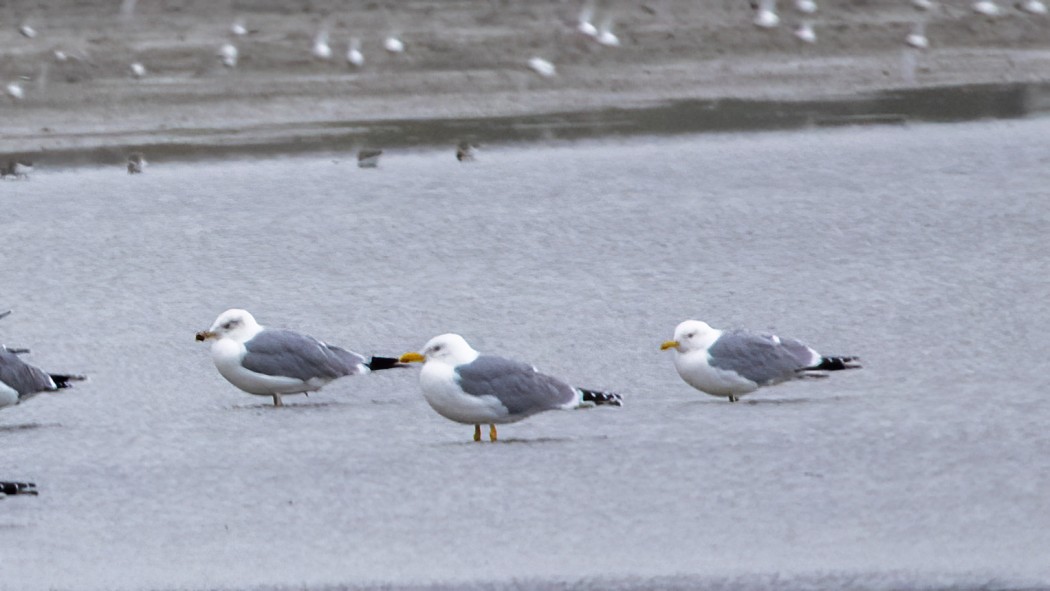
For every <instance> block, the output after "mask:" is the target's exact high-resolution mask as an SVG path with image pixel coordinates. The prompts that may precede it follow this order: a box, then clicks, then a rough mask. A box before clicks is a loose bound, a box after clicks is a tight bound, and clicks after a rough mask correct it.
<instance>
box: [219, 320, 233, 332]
mask: <svg viewBox="0 0 1050 591" xmlns="http://www.w3.org/2000/svg"><path fill="white" fill-rule="evenodd" d="M234 324H235V323H234V321H233V320H230V321H229V322H227V323H226V324H223V325H222V327H223V328H225V329H226V330H229V329H230V327H231V326H233V325H234Z"/></svg>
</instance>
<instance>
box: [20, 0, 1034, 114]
mask: <svg viewBox="0 0 1050 591" xmlns="http://www.w3.org/2000/svg"><path fill="white" fill-rule="evenodd" d="M748 2H749V4H750V6H751V9H752V11H753V12H754V17H753V19H752V22H753V23H754V25H755V26H756V27H759V28H762V29H774V28H776V27H778V26H780V23H781V18H780V15H779V14H778V13H777V0H748ZM910 2H911V4H912V6H913V7H915V8H916V9H917V10H919V11H931V10H933V9H934V8H935V7H936V6H937V4H936V0H910ZM125 4H126V5H129V6H131V9H133V7H134V4H135V0H125ZM793 4H794V8H795V11H796V12H797V13H798V14H799V15H800V18H799V19H798V24H797V26H796V27H795V30H794V34H795V37H796V38H798V40H799V41H802V42H804V43H810V44H812V43H816V42H817V34H816V31H815V29H814V25H813V21H812V17H813V15H815V14H817V12H818V5H817V2H816V0H794V2H793ZM1014 6H1015V7H1016V8H1017V9H1018V10H1021V11H1023V12H1026V13H1029V14H1033V15H1041V16H1045V15H1047V14H1048V9H1047V6H1046V3H1045V2H1044V1H1043V0H1018V1H1017V2H1016V3H1015V4H1014ZM971 8H972V10H973V12H975V13H977V14H980V15H983V16H986V17H990V18H995V17H999V16H1002V15H1003V14H1004V13H1005V10H1004V9H1003V8H1002V7H1000V6H999V4H997V3H996V2H995V0H976V1H974V2H973V3H972V4H971ZM129 10H130V9H129ZM598 16H599V11H598V6H597V0H584V2H583V5H582V8H581V9H580V12H579V15H578V17H577V19H576V31H578V32H579V33H580V34H581V35H583V36H584V37H587V38H590V39H592V40H594V42H595V43H597V44H598V45H601V46H604V47H619V46H620V45H621V42H620V38H619V36H617V35H616V33H615V32H614V31H613V27H614V18H613V14H612V12H611V11H606V12H605V13H604V14H603V15H601V18H597V17H598ZM18 30H19V32H20V33H21V34H22V35H23V36H24V37H26V38H29V39H33V38H36V37H37V35H38V32H37V30H36V29H34V28H33V27H32V26H31V25H30V24H29V23H25V22H24V23H22V24H21V25H20V26H19V28H18ZM229 32H230V35H232V36H233V37H234V38H237V37H243V36H245V35H248V34H250V33H253V32H255V31H252V30H249V29H248V28H247V26H246V24H245V21H244V19H243V18H240V17H238V18H237V19H235V20H234V22H233V23H232V24H231V25H230V28H229ZM904 43H905V44H907V45H908V46H910V47H913V48H916V49H927V48H928V47H929V40H928V39H927V37H926V34H925V22H924V21H922V20H919V21H916V23H915V24H914V25H913V29H912V31H911V32H910V33H909V34H908V35H907V36H906V37H905V39H904ZM383 48H384V49H385V50H386V51H387V52H389V53H392V54H400V53H404V52H405V43H404V42H403V41H402V40H401V39H400V38H399V37H398V35H397V34H395V33H390V34H388V35H387V36H386V37H385V38H384V39H383ZM311 54H312V55H313V57H314V58H316V59H319V60H331V59H332V58H333V56H334V55H335V52H334V50H333V49H332V45H331V43H330V42H329V32H328V29H327V27H324V26H322V27H321V28H320V29H319V30H318V31H317V33H316V35H315V36H314V39H313V45H312V48H311ZM53 55H54V57H55V59H56V60H58V61H66V60H68V59H70V56H69V55H68V54H67V53H66V52H65V51H62V50H60V49H55V50H54V51H53ZM216 55H217V57H218V58H219V61H220V62H221V63H222V65H223V66H225V67H227V68H234V67H236V66H237V62H238V60H239V58H240V51H239V50H238V48H237V45H236V44H235V43H234V42H233V41H232V40H229V41H226V42H224V43H223V44H222V45H221V46H220V47H219V49H218V52H217V54H216ZM346 62H347V63H348V64H350V65H351V66H353V67H356V68H361V67H364V65H365V55H364V53H363V52H362V46H361V39H360V38H358V37H351V38H350V40H349V42H348V44H347V49H346ZM525 63H526V66H527V67H528V68H529V69H531V70H532V71H533V72H535V73H536V74H538V75H540V76H543V77H546V78H549V77H553V76H555V75H556V74H557V68H556V66H555V65H554V64H553V63H552V62H551V61H549V60H547V59H545V58H543V57H540V56H532V57H530V58H529V59H528V60H526V62H525ZM128 68H129V71H130V73H131V74H132V75H133V76H134V77H136V78H142V77H144V76H146V75H147V74H148V73H149V72H148V70H147V68H146V66H145V65H144V64H143V63H142V62H133V63H131V64H130V65H129V66H128ZM5 91H6V93H7V95H8V96H9V97H11V98H12V99H14V100H22V99H24V98H25V96H26V92H25V89H24V87H23V86H22V84H21V83H20V82H17V81H16V82H11V83H8V84H7V86H6V87H5Z"/></svg>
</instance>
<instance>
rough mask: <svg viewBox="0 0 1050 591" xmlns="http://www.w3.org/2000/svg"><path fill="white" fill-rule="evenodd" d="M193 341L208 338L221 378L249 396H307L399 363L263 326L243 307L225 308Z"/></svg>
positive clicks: (277, 398)
mask: <svg viewBox="0 0 1050 591" xmlns="http://www.w3.org/2000/svg"><path fill="white" fill-rule="evenodd" d="M196 338H197V340H198V341H213V342H212V345H211V358H212V361H214V362H215V367H216V368H217V369H218V370H219V373H220V374H221V375H222V377H224V378H226V380H227V381H229V382H230V383H231V384H233V385H234V386H237V387H238V388H240V389H241V390H244V391H245V392H247V393H249V394H255V395H258V396H270V397H272V398H273V405H274V406H283V405H284V404H283V403H282V401H281V396H285V395H289V394H308V393H309V392H314V391H316V390H320V389H321V388H322V387H323V386H324V385H325V384H327V383H328V382H331V381H332V380H335V379H336V378H341V377H343V376H352V375H358V374H367V373H371V372H372V371H378V370H381V369H389V368H391V367H399V363H398V362H397V360H396V359H393V358H390V357H372V359H371V360H370V361H368V360H366V359H365V358H364V357H363V356H361V355H358V354H357V353H353V352H351V351H347V350H346V349H341V348H339V347H335V346H332V345H329V344H327V343H324V342H322V341H319V340H317V339H315V338H313V337H310V336H307V335H304V334H300V333H297V332H294V331H291V330H282V329H275V328H266V327H264V326H261V325H260V324H259V323H258V322H256V321H255V318H254V317H253V316H252V315H251V314H249V313H248V311H246V310H238V309H232V310H226V311H225V312H223V313H222V314H219V317H218V318H216V319H215V323H214V324H212V326H211V328H209V329H208V330H203V331H200V332H198V333H197V337H196Z"/></svg>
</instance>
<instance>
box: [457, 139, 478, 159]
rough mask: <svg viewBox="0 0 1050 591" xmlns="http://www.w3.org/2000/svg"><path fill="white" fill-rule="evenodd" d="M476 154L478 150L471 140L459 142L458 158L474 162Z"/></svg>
mask: <svg viewBox="0 0 1050 591" xmlns="http://www.w3.org/2000/svg"><path fill="white" fill-rule="evenodd" d="M476 155H477V150H476V149H475V148H474V146H473V145H472V144H471V143H470V142H465V141H464V142H459V145H458V146H456V160H459V161H460V162H473V161H474V157H475V156H476Z"/></svg>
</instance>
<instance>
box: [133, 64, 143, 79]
mask: <svg viewBox="0 0 1050 591" xmlns="http://www.w3.org/2000/svg"><path fill="white" fill-rule="evenodd" d="M130 67H131V75H132V76H134V77H136V78H142V77H143V76H145V75H146V66H143V65H142V64H141V63H140V62H135V63H133V64H131V66H130Z"/></svg>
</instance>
